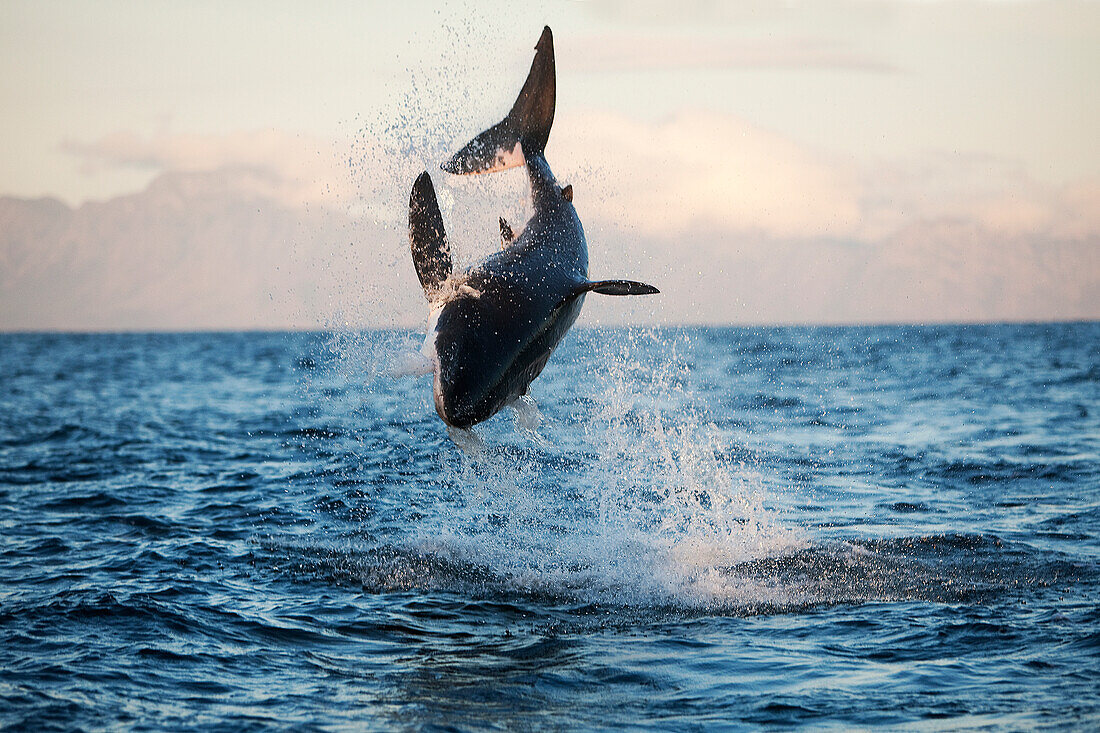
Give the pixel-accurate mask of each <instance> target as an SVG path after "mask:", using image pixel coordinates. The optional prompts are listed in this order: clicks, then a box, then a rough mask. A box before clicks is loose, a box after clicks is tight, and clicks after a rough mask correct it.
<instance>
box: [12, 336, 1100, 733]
mask: <svg viewBox="0 0 1100 733" xmlns="http://www.w3.org/2000/svg"><path fill="white" fill-rule="evenodd" d="M419 338H420V336H418V335H417V334H414V333H404V332H395V331H379V332H368V333H336V334H302V333H295V334H281V333H272V334H263V333H241V334H128V335H54V334H49V335H35V334H21V335H11V334H9V335H0V536H2V540H0V726H3V727H5V728H8V729H16V730H33V731H39V730H52V729H57V730H73V729H84V730H95V729H111V730H150V729H154V730H162V729H165V730H175V729H191V730H214V729H222V730H233V731H239V730H267V729H278V730H283V729H296V730H370V729H377V730H471V731H473V730H486V729H497V730H592V729H635V730H640V729H654V730H683V731H694V730H724V729H731V730H738V729H755V728H758V727H788V726H804V727H808V728H812V729H830V728H832V729H845V730H847V729H853V728H855V729H888V730H894V729H919V730H968V729H972V730H1021V729H1048V730H1049V729H1056V730H1059V731H1066V730H1096V729H1098V728H1100V539H1098V538H1100V324H1098V323H1073V324H1046V325H991V326H936V327H844V328H801V327H799V328H697V329H659V330H647V329H611V330H609V329H577V330H574V331H573V332H572V333H571V334H570V335H569V337H568V338H567V339H566V341H565V342H564V344H563V345H562V347H561V349H560V350H559V351H558V352H557V353H556V354H555V356H554V357H553V358H552V359H551V362H550V364H549V366H548V367H547V369H546V371H545V372H544V374H543V375H542V377H540V378H539V379H538V380H537V381H536V382H535V384H534V386H533V394H534V397H535V398H536V400H537V401H538V403H539V405H540V409H541V415H542V424H541V426H540V427H538V428H537V430H534V431H532V430H529V429H526V428H522V427H519V426H518V425H516V424H515V421H514V420H513V418H512V417H511V415H510V414H509V411H505V412H504V413H502V414H501V415H499V416H497V417H495V418H494V419H493V420H491V421H489V422H488V423H486V424H484V425H483V426H479V427H478V433H479V435H480V439H481V441H482V443H483V446H482V448H481V450H480V452H476V453H475V452H471V453H470V454H466V453H463V452H462V451H460V450H459V449H458V448H456V446H455V445H454V444H453V443H452V442H451V441H450V440H449V439H448V437H447V434H446V431H445V430H444V428H443V425H442V423H441V422H440V421H439V419H438V417H437V416H436V415H435V412H434V409H433V408H432V405H431V384H430V380H429V379H428V378H427V377H420V378H396V377H395V376H393V374H392V372H393V371H394V370H395V369H399V368H400V364H401V361H402V355H403V354H404V353H406V352H407V351H409V350H411V349H415V348H416V347H417V345H418V344H417V342H418V339H419Z"/></svg>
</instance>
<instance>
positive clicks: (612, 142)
mask: <svg viewBox="0 0 1100 733" xmlns="http://www.w3.org/2000/svg"><path fill="white" fill-rule="evenodd" d="M551 144H552V146H553V148H552V150H551V151H549V152H550V153H551V154H552V155H553V156H554V158H553V159H554V160H555V161H557V160H562V161H568V162H569V163H567V167H566V168H565V169H566V170H568V165H569V164H570V163H571V164H572V166H573V170H574V171H575V172H576V173H583V174H584V175H583V178H584V179H587V180H589V181H590V183H589V185H590V186H592V188H593V189H594V190H596V191H599V192H600V193H596V194H595V195H590V194H589V192H588V191H585V190H584V189H583V188H580V187H578V188H577V194H576V195H577V197H578V206H579V207H581V208H583V209H584V210H586V211H593V213H595V214H596V215H597V216H599V217H601V218H603V219H605V220H608V221H619V222H623V223H626V224H628V225H629V226H630V227H631V228H633V229H635V230H637V231H639V232H643V233H646V234H648V235H659V236H664V237H674V236H676V235H678V234H679V233H682V232H685V231H688V230H696V229H700V228H711V229H716V230H731V229H732V230H751V231H760V232H765V233H767V234H769V235H774V236H793V237H798V236H805V237H843V236H848V235H850V234H851V232H852V231H853V229H854V228H855V227H856V226H857V224H858V219H859V214H860V212H859V191H858V190H857V188H856V187H855V185H856V182H855V181H854V180H853V177H852V175H851V173H850V172H848V171H845V170H844V169H842V168H841V167H839V166H835V165H831V164H830V163H829V162H828V161H827V160H825V159H824V158H823V157H821V156H818V155H815V154H813V153H812V152H811V151H808V150H806V149H804V148H802V147H799V146H798V145H796V144H794V143H792V142H790V141H789V140H786V139H784V138H782V137H781V136H779V135H777V134H775V133H771V132H769V131H767V130H763V129H761V128H759V127H755V126H753V125H751V124H749V123H747V122H744V121H742V120H739V119H737V118H734V117H730V116H727V115H717V114H712V113H704V112H696V113H684V114H680V115H677V116H676V117H674V118H671V119H669V120H666V121H664V122H659V123H656V124H645V123H641V122H637V121H632V120H629V119H626V118H623V117H619V116H614V115H607V114H586V115H579V116H574V117H563V119H562V120H561V121H560V122H559V123H558V126H557V129H556V130H555V137H554V139H553V140H552V143H551ZM557 165H559V166H560V165H561V164H557ZM576 173H575V174H576ZM590 202H591V203H590Z"/></svg>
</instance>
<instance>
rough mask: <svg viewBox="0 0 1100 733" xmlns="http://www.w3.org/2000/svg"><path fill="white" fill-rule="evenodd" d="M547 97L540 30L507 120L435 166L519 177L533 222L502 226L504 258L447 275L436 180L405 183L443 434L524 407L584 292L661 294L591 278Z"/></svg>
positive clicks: (551, 81)
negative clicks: (521, 173) (556, 161)
mask: <svg viewBox="0 0 1100 733" xmlns="http://www.w3.org/2000/svg"><path fill="white" fill-rule="evenodd" d="M555 95H556V78H555V71H554V39H553V35H552V34H551V32H550V28H549V27H546V28H543V31H542V36H541V37H540V38H539V41H538V44H537V45H536V46H535V58H534V61H533V62H532V63H531V70H530V72H529V73H528V75H527V80H526V82H524V84H523V89H521V90H520V93H519V97H518V98H517V99H516V102H515V104H514V105H513V106H512V109H511V111H510V112H509V113H508V116H507V117H505V118H504V119H503V120H502V121H501V122H499V123H497V124H496V125H493V126H492V127H490V128H489V129H487V130H485V131H484V132H482V133H481V134H479V135H478V136H477V137H475V138H474V139H473V140H471V141H470V142H469V143H467V144H466V146H465V147H463V148H462V149H461V150H460V151H458V152H457V153H456V154H455V155H454V156H453V157H452V158H451V159H450V160H449V161H447V162H446V163H444V164H443V165H442V166H441V167H442V169H443V170H444V171H447V172H448V173H453V174H459V175H466V174H473V173H491V172H495V171H502V170H506V169H508V168H514V167H517V166H521V165H522V166H525V167H526V168H527V175H528V177H529V179H530V182H531V199H532V204H533V208H534V215H533V216H532V217H531V219H530V220H529V221H528V222H527V225H526V226H525V227H524V228H523V231H522V232H521V233H519V235H518V236H517V235H515V234H514V233H513V231H512V228H511V227H510V226H509V225H508V223H507V222H506V221H505V220H504V219H503V218H501V219H500V233H501V239H502V248H501V249H500V250H499V251H497V252H495V253H494V254H492V255H490V256H489V257H488V258H486V259H485V260H484V261H482V262H481V263H480V264H477V265H474V266H472V267H470V268H469V269H467V270H466V271H464V272H458V273H456V272H454V271H453V269H452V264H451V252H450V245H449V243H448V241H447V234H446V232H445V230H444V228H443V217H442V215H441V214H440V211H439V204H438V202H437V200H436V195H435V188H434V187H433V186H432V179H431V177H430V176H429V175H428V172H427V171H425V172H423V173H421V174H420V176H419V177H418V178H417V179H416V182H415V183H414V184H413V189H412V196H411V197H410V201H409V240H410V242H411V244H412V259H413V264H414V265H415V267H416V274H417V277H418V278H419V279H420V284H421V285H422V286H423V288H424V295H425V296H426V297H427V299H428V303H429V309H430V310H429V317H428V333H427V338H426V339H425V344H424V349H423V353H424V355H425V356H426V357H428V359H429V360H430V368H431V369H432V370H433V371H434V374H435V384H434V390H433V392H434V398H435V409H436V412H438V413H439V417H441V418H442V419H443V422H444V423H446V424H447V426H448V427H449V428H458V429H460V430H464V429H467V428H469V427H471V426H472V425H474V424H476V423H479V422H481V421H483V420H487V419H488V418H490V417H492V416H493V415H495V414H496V413H497V412H499V411H500V409H501V408H503V407H506V406H509V405H512V406H516V407H517V408H518V407H519V406H520V404H522V403H523V402H525V401H526V400H528V399H529V398H527V397H526V395H527V390H528V387H529V386H530V384H531V382H532V381H533V380H534V379H535V378H536V377H537V376H538V375H539V374H540V373H541V372H542V370H543V367H545V366H546V362H547V360H548V359H549V358H550V354H551V353H552V352H553V351H554V349H555V347H557V345H558V343H559V342H560V341H561V340H562V337H563V336H565V333H566V331H568V330H569V327H570V326H572V325H573V322H574V321H576V320H577V316H578V314H579V313H580V310H581V305H582V304H583V303H584V296H585V294H587V293H588V292H590V291H591V292H596V293H603V294H605V295H651V294H653V293H657V292H659V291H658V290H657V288H655V287H653V286H652V285H646V284H645V283H639V282H634V281H631V280H600V281H596V282H593V281H591V280H589V279H588V246H587V244H586V242H585V238H584V229H583V228H582V227H581V222H580V219H578V218H577V211H576V209H575V208H573V187H572V186H565V187H564V188H562V187H560V186H558V183H557V181H556V180H555V179H554V174H553V173H552V172H551V171H550V166H549V164H548V163H547V162H546V156H545V154H544V149H545V147H546V142H547V139H548V138H549V136H550V127H551V125H552V124H553V122H554V104H555ZM425 366H426V367H427V366H428V364H427V363H426V364H425ZM425 371H426V370H425ZM452 437H454V433H452Z"/></svg>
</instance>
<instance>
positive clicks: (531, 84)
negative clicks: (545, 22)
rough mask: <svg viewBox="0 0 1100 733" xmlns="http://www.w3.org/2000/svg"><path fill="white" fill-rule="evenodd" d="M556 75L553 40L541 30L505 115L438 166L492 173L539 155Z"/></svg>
mask: <svg viewBox="0 0 1100 733" xmlns="http://www.w3.org/2000/svg"><path fill="white" fill-rule="evenodd" d="M556 96H557V76H556V73H555V71H554V37H553V34H551V32H550V28H548V27H547V28H543V30H542V35H541V36H540V37H539V42H538V43H537V44H536V45H535V58H534V60H533V61H532V62H531V70H530V71H529V72H528V73H527V80H526V81H525V82H524V83H523V89H521V90H520V92H519V96H518V97H517V98H516V101H515V104H513V105H512V109H511V111H510V112H508V116H507V117H505V118H504V119H503V120H501V121H500V122H498V123H497V124H495V125H493V126H492V127H490V128H489V129H488V130H485V131H484V132H482V133H481V134H479V135H478V136H477V137H475V138H474V139H473V140H471V141H470V142H468V143H467V144H466V146H465V147H463V148H462V150H459V151H458V152H457V153H455V154H454V156H453V157H452V158H451V159H450V160H448V161H447V162H446V163H444V164H443V165H442V166H441V167H442V168H443V170H445V171H447V172H448V173H457V174H462V175H465V174H469V173H494V172H496V171H502V170H506V169H508V168H514V167H515V166H518V165H523V163H524V162H525V160H526V158H525V154H526V155H541V154H542V152H543V150H544V149H545V148H546V141H547V139H548V138H549V137H550V127H551V126H552V125H553V124H554V105H555V99H556Z"/></svg>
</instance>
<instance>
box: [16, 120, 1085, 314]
mask: <svg viewBox="0 0 1100 733" xmlns="http://www.w3.org/2000/svg"><path fill="white" fill-rule="evenodd" d="M246 137H247V136H245V137H237V136H229V137H227V138H225V139H217V138H213V137H189V136H173V137H164V138H157V139H139V138H134V137H132V136H116V137H112V138H105V139H103V140H100V141H96V142H95V143H94V144H88V145H86V146H85V147H83V148H82V149H81V151H80V152H81V154H82V155H85V156H86V157H88V159H89V160H98V161H100V163H99V164H102V165H114V166H120V165H123V166H124V165H148V166H151V167H153V168H154V169H156V170H160V171H161V172H159V173H157V174H156V175H155V177H154V178H153V180H152V182H151V183H150V185H149V186H147V187H146V188H145V189H143V190H141V191H138V192H135V193H133V194H129V195H125V196H119V197H116V198H113V199H110V200H107V201H102V202H89V203H85V204H83V205H81V206H79V207H76V208H73V207H69V206H67V205H65V204H63V203H61V202H59V201H56V200H52V199H37V200H25V199H15V198H0V329H16V328H17V329H27V328H37V329H42V328H48V329H81V330H85V329H195V328H224V329H232V328H284V327H289V326H294V327H317V326H324V325H331V324H333V323H335V322H340V323H344V322H346V323H348V324H349V325H353V326H355V325H368V326H410V327H412V326H416V325H418V324H419V323H421V322H422V319H423V317H424V311H425V309H424V304H423V300H422V297H421V295H420V289H419V286H418V284H417V282H416V277H415V273H414V272H413V269H412V265H411V262H410V258H409V254H408V241H407V235H406V233H405V228H404V227H405V224H404V222H405V217H406V215H407V214H406V210H405V206H406V205H407V198H408V190H409V186H410V185H411V176H412V175H413V173H414V172H415V171H413V170H412V169H411V168H410V166H412V167H414V168H417V169H420V168H421V167H430V166H431V165H433V163H432V162H431V161H430V160H420V159H419V158H417V159H416V160H415V161H413V163H415V165H413V163H410V162H409V161H406V160H404V159H400V160H397V161H396V162H395V163H393V164H392V165H390V164H389V163H388V162H387V158H386V157H385V156H383V155H381V154H379V153H378V149H376V148H375V147H374V143H373V142H371V141H369V140H364V141H360V143H357V148H356V149H355V150H356V151H357V152H356V153H353V155H352V156H349V157H354V161H353V162H352V163H351V164H349V167H350V168H351V169H352V170H351V172H349V170H347V169H341V167H340V166H339V165H335V166H334V167H333V169H332V171H331V172H330V173H323V171H324V170H326V167H327V166H328V164H325V165H318V166H317V167H316V168H311V165H312V164H311V163H310V162H309V161H308V160H307V159H305V158H303V157H301V155H300V153H296V152H294V151H293V150H288V151H287V152H286V154H284V155H280V151H279V149H278V145H277V144H276V142H277V141H276V138H274V137H273V138H265V137H264V136H261V139H260V140H257V141H254V142H252V143H249V142H248V141H247V139H246ZM285 139H287V140H293V139H294V138H292V137H287V138H285ZM382 147H383V148H384V147H385V146H382ZM364 151H365V152H364ZM360 153H362V154H361V155H360ZM548 153H549V156H550V159H551V161H552V162H553V164H554V167H555V171H557V172H558V174H559V178H560V179H561V180H562V182H563V183H564V182H571V183H573V184H574V187H575V203H576V205H577V209H578V211H579V213H580V215H581V217H582V220H583V221H584V225H585V230H586V232H587V235H588V241H589V250H590V267H591V272H592V275H593V276H594V277H630V278H635V279H640V280H644V281H648V282H652V283H654V284H656V285H657V286H658V287H660V288H661V289H662V295H661V296H659V297H656V298H636V299H623V298H595V297H593V298H590V299H589V301H588V305H586V307H585V313H584V315H583V316H582V318H583V320H582V323H589V324H593V323H618V322H624V321H626V322H644V323H654V322H657V323H661V322H666V323H698V322H712V323H773V322H818V323H819V322H860V321H871V322H883V321H906V322H912V321H944V320H948V321H981V320H1021V319H1023V320H1027V319H1062V318H1097V317H1100V182H1098V181H1087V180H1086V181H1077V182H1075V183H1073V184H1071V185H1066V186H1046V185H1043V184H1040V183H1039V182H1037V181H1035V180H1033V179H1032V178H1030V177H1029V176H1027V175H1026V174H1025V173H1024V172H1023V171H1022V170H1021V169H1020V168H1019V167H1018V166H1015V165H1013V164H1011V163H1010V162H1006V161H1003V160H998V159H995V158H990V157H983V156H965V155H956V154H947V153H940V154H929V155H925V156H921V157H918V158H914V159H909V160H897V161H889V162H887V163H884V164H877V165H873V166H859V165H856V164H855V163H853V162H852V161H850V160H843V159H839V160H838V159H834V158H830V157H829V156H825V155H823V154H821V153H819V152H817V151H814V150H811V149H809V148H806V147H804V146H799V145H797V144H795V143H793V142H791V141H790V140H788V139H786V138H784V137H782V136H780V135H777V134H775V133H773V132H770V131H768V130H764V129H761V128H759V127H755V126H753V125H750V124H748V123H746V122H744V121H743V120H739V119H737V118H733V117H729V116H723V115H714V114H709V113H702V112H696V113H685V114H681V115H678V116H676V117H673V118H670V119H667V120H664V121H662V122H659V123H654V124H646V123H642V122H638V121H631V120H628V119H625V118H621V117H618V116H615V115H609V114H603V113H599V114H596V113H592V114H585V115H575V116H569V115H563V116H561V118H560V119H559V120H558V123H557V125H556V127H555V131H554V136H553V137H552V140H551V147H550V149H549V150H548ZM314 154H315V155H316V152H315V153H314ZM305 171H312V172H311V173H310V175H314V176H322V175H327V176H330V177H331V179H330V180H328V181H320V180H318V181H316V183H325V184H329V183H332V182H336V183H338V184H339V183H340V182H341V181H349V180H350V181H351V183H344V184H340V185H337V186H335V187H334V188H333V189H330V190H328V191H326V190H325V189H323V188H320V189H318V188H310V187H309V186H305V187H303V186H300V185H299V184H298V183H297V182H296V180H301V178H302V177H303V173H304V172H305ZM435 180H436V184H437V187H438V189H439V196H440V202H441V205H442V207H443V209H444V216H445V220H446V222H447V227H448V232H449V234H450V235H451V238H452V246H453V247H454V249H455V255H456V260H457V261H459V262H461V263H469V262H472V261H475V260H476V259H477V257H478V256H480V255H483V254H485V253H486V252H488V251H490V250H491V249H494V248H495V247H496V246H498V243H499V240H498V238H497V235H496V217H497V216H498V215H499V214H501V213H503V214H505V215H506V216H507V218H509V219H510V220H512V221H513V222H522V221H523V220H524V217H525V215H526V214H525V209H526V208H528V207H529V203H528V202H527V200H526V191H527V185H526V181H525V180H524V178H523V175H522V172H521V171H512V172H510V173H509V174H506V175H500V176H476V177H469V178H466V177H462V178H459V177H450V176H446V175H443V174H437V175H436V176H435ZM337 189H346V191H345V192H344V193H339V194H338V193H336V190H337ZM347 191H356V192H357V194H358V195H359V196H360V197H361V198H362V200H361V201H360V202H359V205H358V206H349V205H348V204H349V203H354V202H351V201H350V199H349V196H351V194H350V193H347ZM318 202H319V203H318ZM349 211H358V212H360V213H359V214H358V216H352V215H350V214H349V213H348V212H349ZM528 213H529V212H528Z"/></svg>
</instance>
